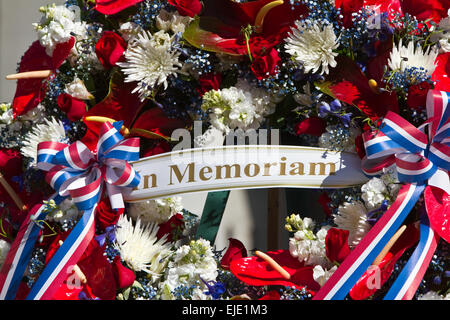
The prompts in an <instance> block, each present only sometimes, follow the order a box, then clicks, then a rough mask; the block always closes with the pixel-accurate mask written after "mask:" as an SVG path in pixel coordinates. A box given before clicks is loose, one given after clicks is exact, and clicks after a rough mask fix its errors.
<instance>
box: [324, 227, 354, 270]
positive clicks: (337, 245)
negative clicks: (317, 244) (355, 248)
mask: <svg viewBox="0 0 450 320" xmlns="http://www.w3.org/2000/svg"><path fill="white" fill-rule="evenodd" d="M348 234H349V232H348V230H342V229H336V228H331V229H330V230H328V232H327V236H326V237H325V246H326V251H327V257H328V259H330V261H333V262H334V261H335V262H338V263H341V262H342V261H344V259H345V258H346V257H347V256H348V255H349V254H350V247H349V246H348Z"/></svg>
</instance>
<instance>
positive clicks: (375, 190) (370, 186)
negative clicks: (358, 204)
mask: <svg viewBox="0 0 450 320" xmlns="http://www.w3.org/2000/svg"><path fill="white" fill-rule="evenodd" d="M361 192H362V196H361V197H362V199H363V200H364V202H365V204H366V207H367V208H368V209H369V210H373V209H376V208H378V207H380V206H381V204H382V203H383V201H384V200H385V198H386V197H385V194H387V192H388V190H387V188H386V185H385V184H384V182H383V180H381V179H379V178H372V179H370V180H369V182H367V183H366V184H364V185H363V186H362V187H361Z"/></svg>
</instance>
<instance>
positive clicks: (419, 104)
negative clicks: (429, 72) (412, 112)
mask: <svg viewBox="0 0 450 320" xmlns="http://www.w3.org/2000/svg"><path fill="white" fill-rule="evenodd" d="M430 89H431V84H429V83H428V82H422V83H419V84H416V85H413V86H411V87H410V88H409V90H408V99H407V100H406V103H407V104H408V107H410V108H412V109H416V110H422V109H424V108H425V106H426V104H427V94H428V91H429V90H430Z"/></svg>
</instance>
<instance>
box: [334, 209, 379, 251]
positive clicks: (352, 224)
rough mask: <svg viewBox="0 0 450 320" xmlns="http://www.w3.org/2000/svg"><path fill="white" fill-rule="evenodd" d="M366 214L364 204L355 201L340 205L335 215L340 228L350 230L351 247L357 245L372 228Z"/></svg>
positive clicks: (335, 220) (349, 241)
mask: <svg viewBox="0 0 450 320" xmlns="http://www.w3.org/2000/svg"><path fill="white" fill-rule="evenodd" d="M366 214H367V209H366V207H365V206H364V204H362V203H361V202H359V201H355V202H351V203H349V202H346V203H344V205H342V206H339V209H338V212H337V214H335V215H334V223H335V224H336V225H337V226H338V228H339V229H344V230H348V231H349V235H348V244H349V246H351V247H355V246H356V245H357V244H358V243H359V242H360V241H361V240H362V238H364V236H365V235H366V234H367V232H369V230H370V228H371V226H370V224H369V223H368V221H367V215H366Z"/></svg>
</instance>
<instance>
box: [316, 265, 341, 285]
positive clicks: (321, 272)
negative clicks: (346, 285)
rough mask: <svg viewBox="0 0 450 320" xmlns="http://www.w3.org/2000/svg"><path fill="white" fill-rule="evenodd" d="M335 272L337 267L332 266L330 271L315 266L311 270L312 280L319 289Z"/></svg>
mask: <svg viewBox="0 0 450 320" xmlns="http://www.w3.org/2000/svg"><path fill="white" fill-rule="evenodd" d="M336 270H337V266H333V267H332V268H331V269H329V270H327V269H324V268H323V267H322V266H320V265H317V266H315V267H314V269H313V278H314V281H316V282H317V283H318V284H319V285H320V286H321V287H322V286H323V285H324V284H325V282H327V281H328V279H330V277H331V276H332V275H333V273H334V272H335V271H336Z"/></svg>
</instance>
